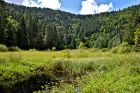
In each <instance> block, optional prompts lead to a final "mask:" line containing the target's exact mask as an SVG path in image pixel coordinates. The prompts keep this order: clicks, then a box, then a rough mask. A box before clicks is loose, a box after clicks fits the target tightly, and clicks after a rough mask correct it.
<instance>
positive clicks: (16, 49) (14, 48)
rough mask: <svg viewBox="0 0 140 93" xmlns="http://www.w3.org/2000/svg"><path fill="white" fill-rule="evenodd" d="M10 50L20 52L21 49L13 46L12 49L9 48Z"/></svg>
mask: <svg viewBox="0 0 140 93" xmlns="http://www.w3.org/2000/svg"><path fill="white" fill-rule="evenodd" d="M8 50H9V51H20V50H21V49H20V48H18V47H17V46H11V47H9V49H8Z"/></svg>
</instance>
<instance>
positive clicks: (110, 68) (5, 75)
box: [0, 49, 140, 93]
mask: <svg viewBox="0 0 140 93" xmlns="http://www.w3.org/2000/svg"><path fill="white" fill-rule="evenodd" d="M46 77H47V78H48V79H46ZM44 79H46V80H44ZM26 81H27V82H26ZM25 82H26V83H25ZM35 82H36V83H35ZM22 84H23V85H25V86H22ZM29 84H31V85H29ZM37 84H39V85H37ZM27 85H29V86H27ZM34 86H35V87H34ZM17 87H18V88H17ZM19 87H20V88H19ZM23 87H24V89H23ZM25 87H28V88H25ZM29 88H30V89H32V90H30V91H29V90H28V89H29ZM18 89H20V90H24V91H22V93H25V92H26V93H27V91H28V93H30V92H33V91H34V92H35V93H44V92H45V93H46V92H47V93H139V92H140V53H138V52H130V53H112V52H111V51H110V50H107V49H102V50H100V49H77V50H62V51H36V50H31V51H18V52H0V91H1V92H6V93H9V92H11V91H12V92H17V93H19V92H20V90H18ZM26 89H27V91H26Z"/></svg>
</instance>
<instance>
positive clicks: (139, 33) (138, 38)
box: [134, 26, 140, 45]
mask: <svg viewBox="0 0 140 93" xmlns="http://www.w3.org/2000/svg"><path fill="white" fill-rule="evenodd" d="M134 41H135V45H139V44H140V26H139V27H137V28H136V32H135V38H134Z"/></svg>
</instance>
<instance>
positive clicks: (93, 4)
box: [5, 0, 140, 15]
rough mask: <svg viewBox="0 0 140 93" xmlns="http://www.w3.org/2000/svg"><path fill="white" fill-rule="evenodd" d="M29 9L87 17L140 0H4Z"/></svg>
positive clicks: (133, 3) (114, 9)
mask: <svg viewBox="0 0 140 93" xmlns="http://www.w3.org/2000/svg"><path fill="white" fill-rule="evenodd" d="M5 1H6V2H9V3H14V4H18V5H24V6H29V7H41V8H51V9H53V10H62V11H67V12H71V13H75V14H81V15H88V14H97V13H102V12H108V11H116V10H119V9H123V8H127V7H128V6H132V5H137V4H140V0H5Z"/></svg>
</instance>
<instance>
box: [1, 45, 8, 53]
mask: <svg viewBox="0 0 140 93" xmlns="http://www.w3.org/2000/svg"><path fill="white" fill-rule="evenodd" d="M6 51H8V48H7V46H6V45H4V44H0V52H6Z"/></svg>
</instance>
